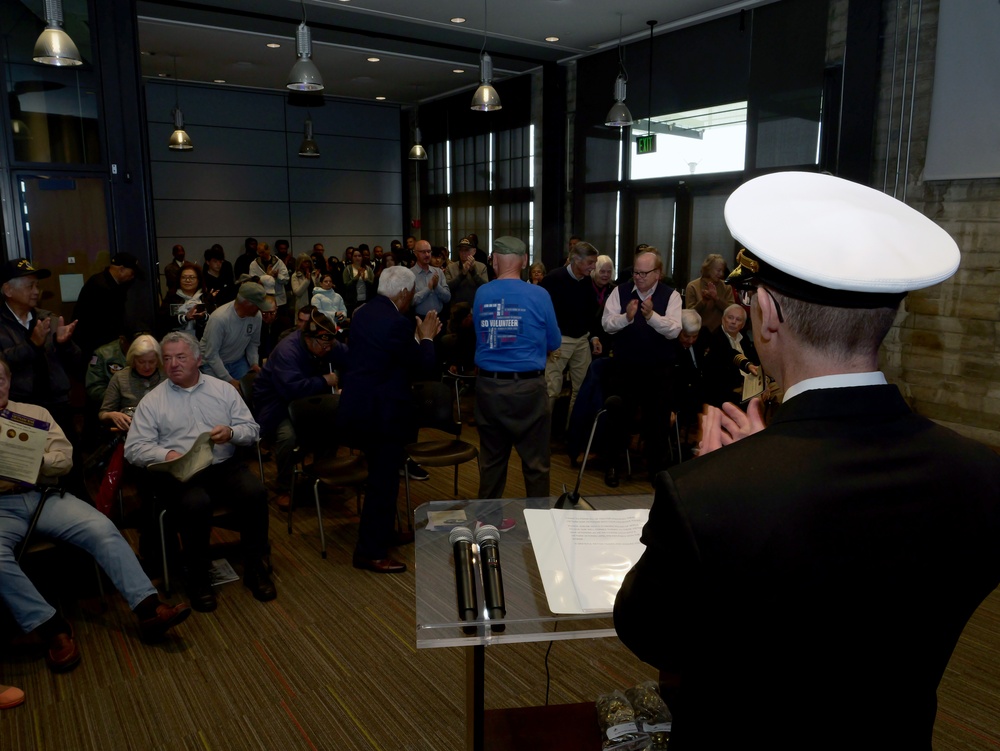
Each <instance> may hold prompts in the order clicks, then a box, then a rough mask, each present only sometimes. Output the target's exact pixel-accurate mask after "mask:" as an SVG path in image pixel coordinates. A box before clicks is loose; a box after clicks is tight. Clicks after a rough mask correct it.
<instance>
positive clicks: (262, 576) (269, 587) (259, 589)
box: [243, 565, 278, 602]
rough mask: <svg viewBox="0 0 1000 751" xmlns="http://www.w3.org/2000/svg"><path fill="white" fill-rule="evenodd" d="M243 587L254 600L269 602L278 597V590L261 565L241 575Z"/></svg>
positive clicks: (248, 569)
mask: <svg viewBox="0 0 1000 751" xmlns="http://www.w3.org/2000/svg"><path fill="white" fill-rule="evenodd" d="M243 586H244V587H246V588H247V589H249V590H250V591H251V592H252V593H253V596H254V598H255V599H257V600H260V601H261V602H269V601H270V600H273V599H274V598H275V597H277V596H278V590H277V588H276V587H275V586H274V582H273V581H271V577H270V576H269V575H268V573H267V571H266V570H265V569H264V567H263V566H262V565H258V566H255V567H253V568H247V569H246V571H245V572H244V574H243Z"/></svg>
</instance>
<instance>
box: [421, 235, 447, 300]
mask: <svg viewBox="0 0 1000 751" xmlns="http://www.w3.org/2000/svg"><path fill="white" fill-rule="evenodd" d="M413 254H414V257H415V258H416V264H415V265H414V267H413V275H414V278H415V279H416V285H417V286H416V294H415V295H414V297H413V311H414V313H416V314H417V315H418V316H426V315H427V314H428V313H430V312H431V311H432V310H433V311H434V313H435V314H439V313H440V312H441V309H442V308H444V306H445V304H446V303H447V302H448V301H449V300H451V290H449V289H448V282H447V281H446V280H445V278H444V272H443V271H441V269H436V268H434V267H433V266H431V244H430V243H429V242H427V241H426V240H419V241H418V242H417V243H416V245H415V246H414V250H413Z"/></svg>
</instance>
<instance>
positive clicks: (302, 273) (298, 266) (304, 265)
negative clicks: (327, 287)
mask: <svg viewBox="0 0 1000 751" xmlns="http://www.w3.org/2000/svg"><path fill="white" fill-rule="evenodd" d="M319 280H320V272H319V271H318V270H316V269H314V268H313V262H312V257H310V256H309V255H307V254H306V253H300V254H299V257H298V258H297V259H296V262H295V273H294V274H292V302H293V303H294V306H295V312H296V313H297V312H298V311H299V310H301V309H302V308H304V307H305V306H306V305H309V304H310V301H311V300H312V295H313V287H315V286H316V285H318V284H319Z"/></svg>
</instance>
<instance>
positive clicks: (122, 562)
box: [0, 490, 156, 633]
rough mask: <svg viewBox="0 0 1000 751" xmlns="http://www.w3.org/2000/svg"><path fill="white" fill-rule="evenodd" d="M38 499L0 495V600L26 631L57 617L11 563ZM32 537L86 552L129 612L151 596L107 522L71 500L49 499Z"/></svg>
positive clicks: (152, 590) (139, 569) (35, 493)
mask: <svg viewBox="0 0 1000 751" xmlns="http://www.w3.org/2000/svg"><path fill="white" fill-rule="evenodd" d="M40 498H41V493H39V492H38V491H37V490H32V491H28V492H25V493H4V494H2V495H0V600H3V602H4V604H5V605H6V606H7V609H8V610H10V613H11V615H13V616H14V620H16V621H17V625H18V626H20V627H21V630H22V631H24V632H25V633H27V632H29V631H33V630H35V629H36V628H38V627H39V626H40V625H42V624H43V623H45V621H47V620H49V619H50V618H51V617H52V616H53V615H55V613H56V611H55V610H54V609H53V607H52V606H51V605H49V604H48V603H47V602H46V601H45V598H44V597H42V596H41V595H40V594H39V593H38V590H37V589H35V585H34V584H32V583H31V581H30V580H29V579H28V577H27V576H25V575H24V572H23V571H21V567H20V566H19V565H18V563H17V561H16V560H15V559H14V546H15V545H17V544H18V543H19V542H20V541H21V540H23V539H24V535H25V534H26V533H27V531H28V524H29V523H30V522H31V516H32V514H34V512H35V509H36V508H37V506H38V501H39V499H40ZM35 534H38V535H41V536H43V537H48V538H51V539H56V540H62V541H63V542H68V543H71V544H73V545H76V546H77V547H78V548H81V549H82V550H85V551H87V552H88V553H90V555H92V556H93V557H94V558H95V559H96V560H97V562H98V563H99V564H100V566H101V568H102V569H104V573H106V574H107V575H108V578H109V579H111V581H112V582H113V583H114V585H115V587H116V588H117V589H118V591H119V592H121V594H122V596H123V597H124V598H125V600H126V601H127V602H128V606H129V608H130V609H134V608H135V607H136V606H137V605H138V604H139V603H140V602H142V601H143V600H145V599H146V598H147V597H149V596H150V595H155V594H156V587H154V586H153V585H152V584H151V583H150V581H149V577H147V576H146V574H145V573H144V572H143V570H142V567H141V566H140V565H139V561H138V560H137V559H136V557H135V553H134V552H132V548H131V547H129V544H128V543H127V542H126V541H125V538H124V537H122V536H121V533H120V532H119V531H118V529H117V528H116V527H115V525H114V524H112V523H111V520H110V519H108V517H106V516H105V515H104V514H102V513H101V512H100V511H98V510H97V509H95V508H94V507H93V506H91V505H90V504H88V503H85V502H83V501H81V500H80V499H79V498H77V497H76V496H73V495H70V494H69V493H66V494H65V495H63V496H59V495H50V496H49V498H48V500H46V501H45V507H44V508H43V509H42V513H41V515H40V516H39V517H38V525H37V526H36V527H35Z"/></svg>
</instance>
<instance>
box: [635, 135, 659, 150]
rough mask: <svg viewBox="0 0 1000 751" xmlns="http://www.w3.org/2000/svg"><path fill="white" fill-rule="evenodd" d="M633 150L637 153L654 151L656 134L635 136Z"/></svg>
mask: <svg viewBox="0 0 1000 751" xmlns="http://www.w3.org/2000/svg"><path fill="white" fill-rule="evenodd" d="M635 150H636V153H637V154H652V153H654V152H655V151H656V134H655V133H650V134H649V135H646V136H636V139H635Z"/></svg>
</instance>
